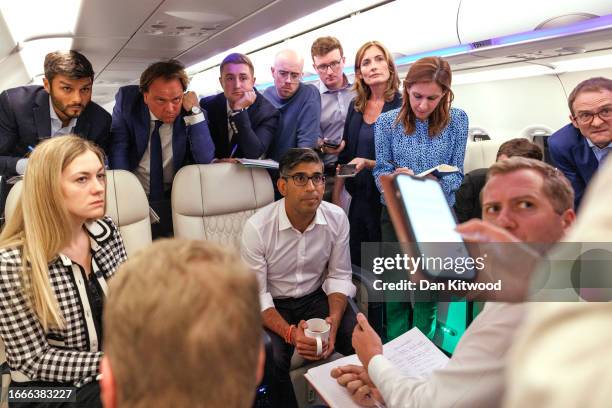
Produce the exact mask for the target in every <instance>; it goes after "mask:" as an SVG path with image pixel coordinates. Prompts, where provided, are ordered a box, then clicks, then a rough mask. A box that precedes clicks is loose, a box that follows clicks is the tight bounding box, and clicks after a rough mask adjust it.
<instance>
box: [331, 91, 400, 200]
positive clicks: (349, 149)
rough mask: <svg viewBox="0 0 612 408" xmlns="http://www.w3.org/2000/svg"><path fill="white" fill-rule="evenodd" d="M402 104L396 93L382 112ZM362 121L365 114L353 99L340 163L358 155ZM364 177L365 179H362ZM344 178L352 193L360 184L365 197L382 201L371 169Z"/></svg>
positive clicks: (345, 125)
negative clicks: (357, 109) (357, 107)
mask: <svg viewBox="0 0 612 408" xmlns="http://www.w3.org/2000/svg"><path fill="white" fill-rule="evenodd" d="M400 106H402V96H401V94H400V93H396V94H395V96H394V97H393V100H392V101H391V102H385V104H384V106H383V108H382V112H381V113H384V112H387V111H390V110H393V109H397V108H399V107H400ZM362 123H363V114H362V113H361V112H357V111H356V110H355V99H353V100H352V101H351V103H350V105H349V107H348V111H347V113H346V120H345V122H344V135H343V136H342V138H343V139H344V142H345V143H346V145H345V147H344V150H342V152H340V155H339V156H338V164H346V163H348V162H350V161H351V160H353V159H354V158H355V157H357V146H358V144H359V130H360V129H361V124H362ZM372 151H374V149H372ZM365 159H371V160H375V159H376V157H365ZM362 178H363V180H360V179H362ZM365 178H368V180H365ZM344 180H345V181H344V185H345V187H346V191H348V192H349V193H350V194H351V195H354V194H355V188H356V186H357V185H360V186H361V187H363V188H364V189H365V190H364V191H361V192H360V193H361V194H362V196H363V197H368V198H370V199H371V200H373V201H375V202H379V201H380V194H379V192H378V188H377V187H376V183H375V182H374V177H373V176H372V173H371V172H370V171H361V172H359V174H357V176H356V177H349V178H346V179H344Z"/></svg>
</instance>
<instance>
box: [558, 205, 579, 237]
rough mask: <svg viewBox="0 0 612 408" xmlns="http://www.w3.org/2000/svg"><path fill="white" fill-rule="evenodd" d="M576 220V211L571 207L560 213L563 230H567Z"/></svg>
mask: <svg viewBox="0 0 612 408" xmlns="http://www.w3.org/2000/svg"><path fill="white" fill-rule="evenodd" d="M574 221H576V213H575V212H574V210H573V209H572V208H570V209H568V210H565V212H564V213H563V214H561V222H562V223H563V231H565V232H567V230H569V229H570V227H571V226H572V225H573V224H574Z"/></svg>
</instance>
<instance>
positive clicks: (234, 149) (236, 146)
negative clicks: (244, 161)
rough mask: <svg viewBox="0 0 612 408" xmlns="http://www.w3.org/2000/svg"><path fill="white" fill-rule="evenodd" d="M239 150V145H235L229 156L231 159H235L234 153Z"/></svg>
mask: <svg viewBox="0 0 612 408" xmlns="http://www.w3.org/2000/svg"><path fill="white" fill-rule="evenodd" d="M237 149H238V145H237V144H235V145H234V147H233V148H232V152H231V153H230V155H229V158H230V159H231V158H232V157H234V153H236V150H237Z"/></svg>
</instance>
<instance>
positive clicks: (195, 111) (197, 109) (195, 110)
mask: <svg viewBox="0 0 612 408" xmlns="http://www.w3.org/2000/svg"><path fill="white" fill-rule="evenodd" d="M200 113H202V109H200V107H199V106H198V105H193V106H192V107H191V114H192V115H199V114H200Z"/></svg>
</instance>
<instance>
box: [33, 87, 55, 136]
mask: <svg viewBox="0 0 612 408" xmlns="http://www.w3.org/2000/svg"><path fill="white" fill-rule="evenodd" d="M32 110H33V113H34V122H35V125H36V134H37V136H38V140H42V139H48V138H49V137H51V114H50V113H49V112H50V111H49V94H48V93H47V92H46V91H41V92H39V93H38V95H37V96H36V102H35V103H34V107H33V109H32Z"/></svg>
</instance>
